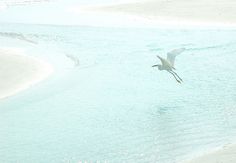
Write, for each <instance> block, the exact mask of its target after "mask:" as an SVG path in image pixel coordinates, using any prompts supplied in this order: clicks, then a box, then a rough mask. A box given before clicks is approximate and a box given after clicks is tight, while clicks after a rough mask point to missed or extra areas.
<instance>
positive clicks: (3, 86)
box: [0, 48, 53, 99]
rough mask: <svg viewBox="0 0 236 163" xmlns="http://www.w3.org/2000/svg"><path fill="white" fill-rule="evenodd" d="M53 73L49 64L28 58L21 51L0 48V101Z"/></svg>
mask: <svg viewBox="0 0 236 163" xmlns="http://www.w3.org/2000/svg"><path fill="white" fill-rule="evenodd" d="M52 71H53V69H52V67H51V66H50V65H49V64H48V63H45V62H44V61H42V60H39V59H36V58H33V57H29V56H26V55H25V54H24V52H23V50H21V49H9V48H0V78H1V80H0V99H2V98H6V97H8V96H11V95H14V94H15V93H17V92H19V91H22V90H24V89H27V88H29V87H31V86H32V85H34V84H36V83H38V82H39V81H41V80H43V79H45V78H46V77H48V76H49V75H50V74H51V73H52Z"/></svg>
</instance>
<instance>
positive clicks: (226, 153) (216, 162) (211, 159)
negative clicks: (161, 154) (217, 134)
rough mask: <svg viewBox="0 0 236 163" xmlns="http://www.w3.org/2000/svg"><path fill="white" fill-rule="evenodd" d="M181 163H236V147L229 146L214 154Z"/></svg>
mask: <svg viewBox="0 0 236 163" xmlns="http://www.w3.org/2000/svg"><path fill="white" fill-rule="evenodd" d="M181 163H236V145H227V146H224V147H222V148H221V149H219V150H217V151H214V152H212V153H207V154H205V155H203V156H200V157H197V158H194V159H192V160H188V161H185V162H181Z"/></svg>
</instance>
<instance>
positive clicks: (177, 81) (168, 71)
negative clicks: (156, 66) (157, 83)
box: [168, 71, 181, 83]
mask: <svg viewBox="0 0 236 163" xmlns="http://www.w3.org/2000/svg"><path fill="white" fill-rule="evenodd" d="M168 72H169V73H171V74H172V75H173V76H174V78H175V80H176V81H177V82H178V83H181V81H180V80H179V79H177V78H176V76H175V74H174V73H173V72H172V71H168Z"/></svg>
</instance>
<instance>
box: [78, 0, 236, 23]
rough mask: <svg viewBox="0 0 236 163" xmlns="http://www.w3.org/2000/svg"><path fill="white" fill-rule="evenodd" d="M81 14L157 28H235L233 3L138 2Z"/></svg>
mask: <svg viewBox="0 0 236 163" xmlns="http://www.w3.org/2000/svg"><path fill="white" fill-rule="evenodd" d="M80 10H81V9H80ZM85 10H87V11H91V12H106V13H112V14H114V13H117V14H121V15H123V16H124V17H125V15H133V16H137V17H141V18H144V19H146V20H148V21H151V22H153V23H160V24H175V25H186V24H192V25H199V24H200V25H209V24H214V25H223V26H236V1H235V0H150V1H142V0H141V1H137V2H129V3H123V4H112V5H100V6H90V7H87V8H86V9H85Z"/></svg>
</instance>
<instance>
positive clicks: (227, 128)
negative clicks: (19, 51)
mask: <svg viewBox="0 0 236 163" xmlns="http://www.w3.org/2000/svg"><path fill="white" fill-rule="evenodd" d="M0 32H3V33H4V32H12V33H18V34H22V35H24V37H26V38H27V39H30V40H32V41H33V42H35V43H36V44H35V43H31V42H27V41H24V40H20V39H17V38H9V37H4V36H0V45H1V46H4V47H5V46H8V47H9V46H11V47H23V48H25V49H26V53H27V54H29V55H33V56H36V57H40V58H43V59H45V60H47V61H48V62H50V63H51V64H53V66H54V67H55V73H54V74H53V75H52V76H51V77H50V78H48V79H47V80H46V81H43V82H42V83H40V84H38V85H36V86H34V87H32V88H31V89H28V90H26V91H24V92H22V93H19V94H17V95H16V96H13V97H11V98H8V99H5V100H1V102H0V162H7V163H16V162H19V163H32V162H34V163H42V162H47V163H68V162H69V163H77V162H79V161H83V162H84V161H91V162H95V161H101V162H105V161H107V162H158V163H174V162H177V161H180V160H182V159H184V158H188V157H190V156H189V155H191V154H194V153H196V152H199V151H202V150H205V149H209V148H212V147H215V146H218V145H221V144H225V143H227V142H230V141H232V140H234V138H235V136H236V110H235V103H236V93H235V90H236V85H235V83H236V73H235V69H236V64H235V61H236V55H235V54H236V30H197V29H189V30H180V29H178V30H177V29H176V30H174V29H166V30H165V29H136V28H96V27H83V26H70V27H64V26H40V25H20V24H1V26H0ZM182 47H185V48H186V49H187V50H186V51H185V52H184V53H183V54H181V55H180V56H178V57H177V59H176V68H177V73H178V74H179V76H181V77H182V78H183V80H184V82H183V84H178V83H177V82H176V81H175V80H174V78H173V77H172V76H171V75H170V74H168V73H167V72H161V71H158V70H157V69H154V68H152V67H151V66H152V65H153V64H156V63H157V62H159V61H158V59H157V58H156V55H157V54H159V55H162V56H163V57H164V56H165V54H166V52H168V51H169V50H172V49H174V48H182ZM66 54H69V55H73V56H76V57H78V58H79V60H80V66H77V67H75V66H74V63H73V61H72V60H71V59H69V58H68V57H66Z"/></svg>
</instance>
